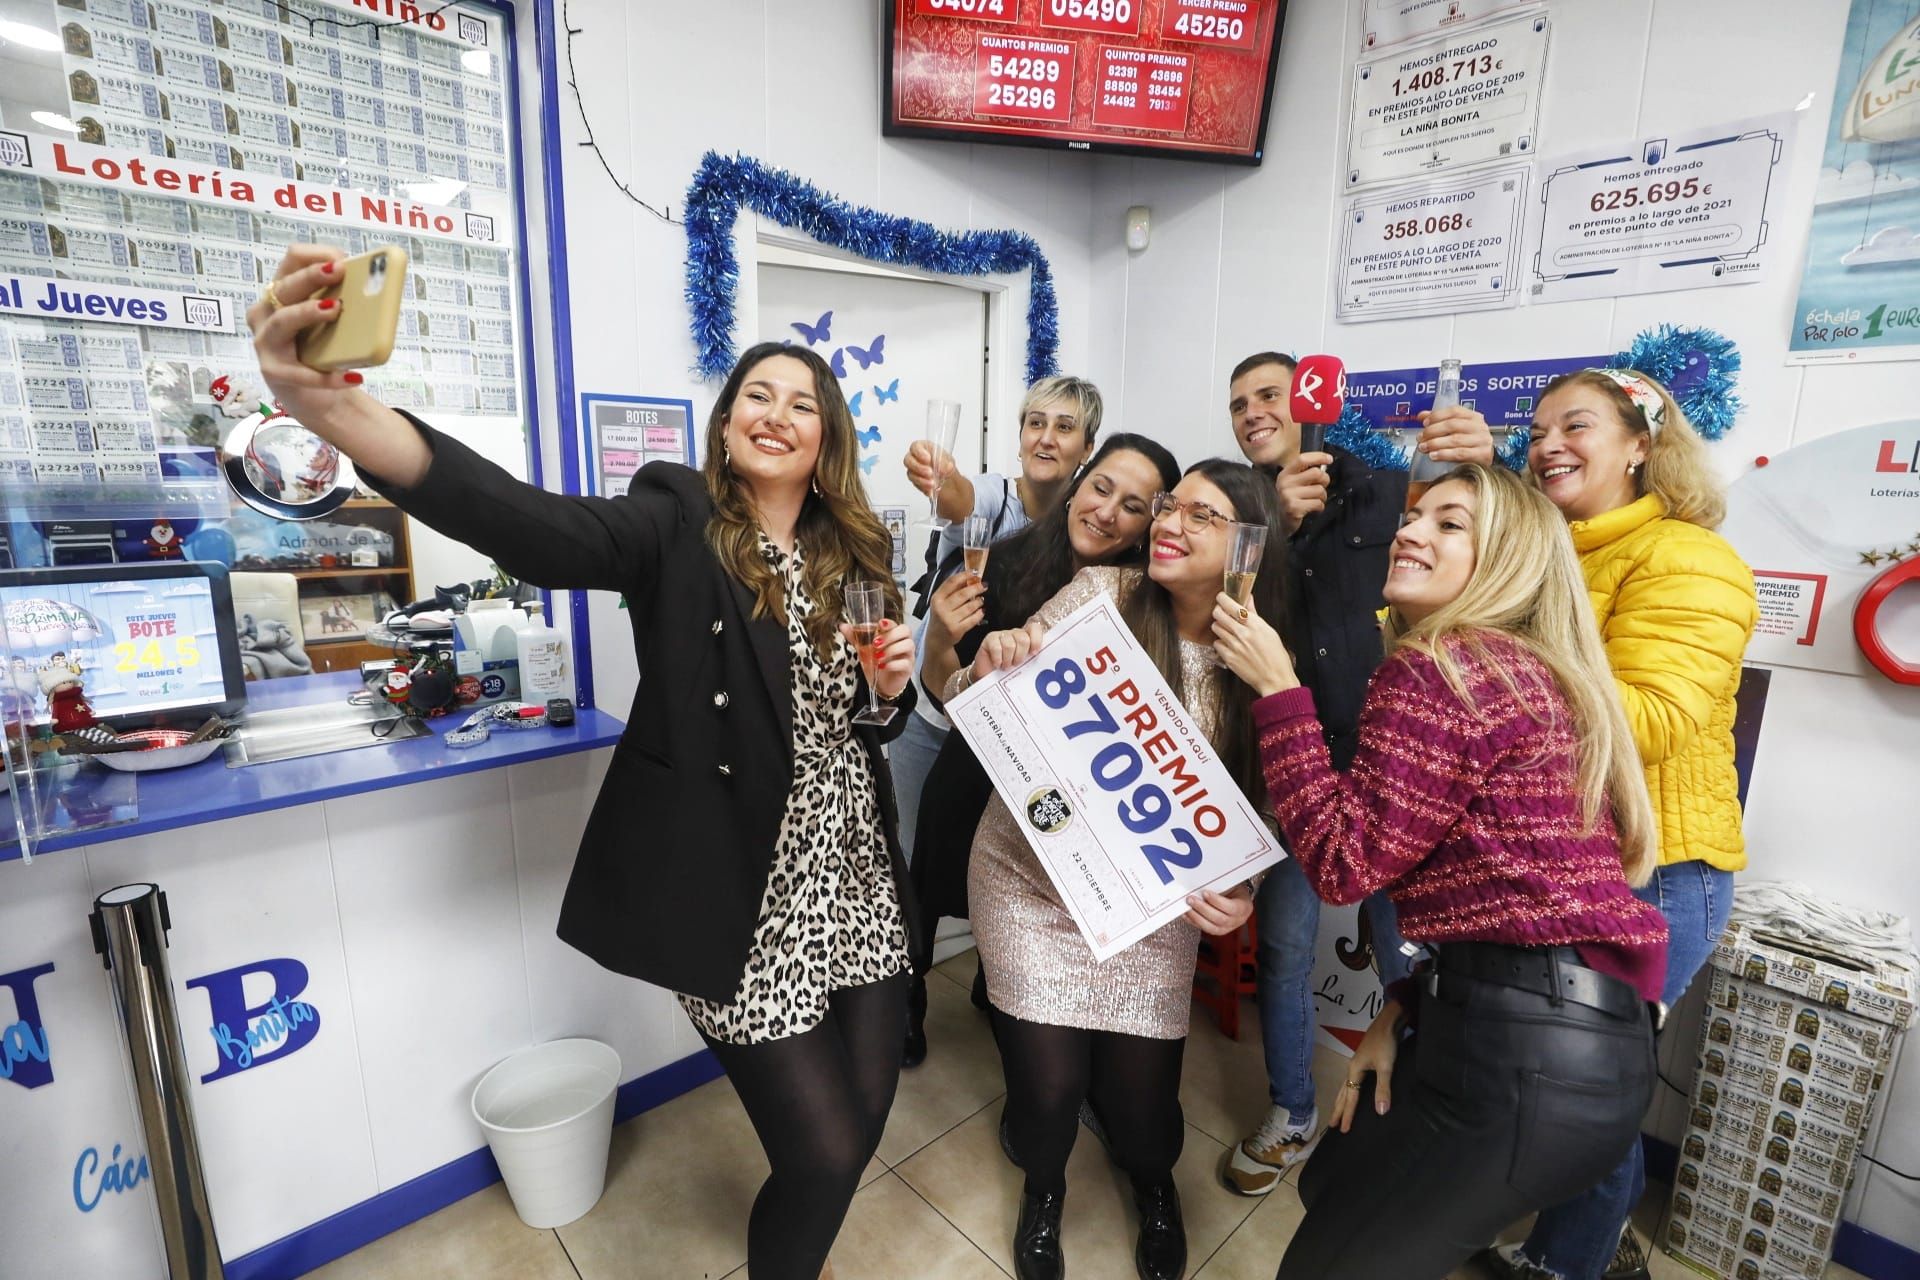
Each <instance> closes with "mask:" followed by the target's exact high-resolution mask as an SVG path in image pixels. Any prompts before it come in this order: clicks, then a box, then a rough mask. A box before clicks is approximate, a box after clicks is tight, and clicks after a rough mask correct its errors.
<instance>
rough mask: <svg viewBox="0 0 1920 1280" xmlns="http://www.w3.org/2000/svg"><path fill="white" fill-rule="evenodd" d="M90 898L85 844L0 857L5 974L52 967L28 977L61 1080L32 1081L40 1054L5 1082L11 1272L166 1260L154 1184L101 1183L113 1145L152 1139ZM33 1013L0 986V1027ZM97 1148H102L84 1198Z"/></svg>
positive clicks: (0, 1232) (1, 1211) (0, 962)
mask: <svg viewBox="0 0 1920 1280" xmlns="http://www.w3.org/2000/svg"><path fill="white" fill-rule="evenodd" d="M93 898H94V892H93V889H92V886H91V885H90V884H89V883H88V881H87V866H86V859H85V857H84V856H83V855H82V854H81V853H80V852H79V851H78V850H70V851H68V852H66V853H59V854H51V855H48V856H47V857H44V858H40V859H38V860H36V861H35V862H34V863H33V864H32V865H31V866H28V865H26V864H25V863H21V862H6V863H0V973H4V974H13V973H17V972H19V971H21V970H30V969H38V968H39V967H40V966H42V965H45V964H49V963H51V964H52V965H53V966H54V967H53V971H52V972H51V973H44V974H40V975H39V976H37V977H36V978H34V980H33V984H32V987H33V1002H34V1004H35V1005H36V1006H37V1010H38V1014H39V1017H38V1019H37V1022H36V1024H35V1025H36V1028H37V1031H38V1032H40V1033H43V1034H44V1037H45V1041H46V1048H47V1050H48V1059H49V1060H48V1062H47V1063H46V1064H45V1065H46V1066H47V1067H48V1068H50V1069H51V1071H52V1077H53V1078H52V1079H51V1080H50V1081H47V1082H46V1083H43V1084H40V1085H38V1086H37V1087H35V1088H31V1089H29V1088H27V1087H25V1084H24V1083H23V1081H24V1080H26V1079H27V1078H28V1075H27V1073H28V1072H29V1071H30V1070H31V1069H32V1068H33V1067H36V1066H39V1065H40V1064H38V1063H37V1062H35V1063H20V1064H16V1065H15V1066H14V1068H13V1072H14V1075H15V1078H14V1079H7V1080H0V1242H4V1243H0V1270H4V1271H5V1273H6V1274H8V1275H14V1274H18V1275H21V1276H51V1275H90V1274H97V1275H104V1274H109V1273H111V1274H115V1275H126V1276H145V1275H157V1274H159V1273H160V1272H161V1271H162V1270H163V1269H164V1263H163V1261H162V1254H161V1247H160V1234H159V1229H158V1226H157V1222H156V1219H155V1217H154V1212H153V1200H152V1196H151V1193H150V1192H149V1191H148V1189H147V1188H146V1187H145V1186H141V1187H139V1188H137V1189H136V1190H134V1191H132V1192H129V1193H123V1194H114V1193H112V1192H106V1193H104V1194H101V1193H100V1184H101V1181H102V1179H103V1178H104V1176H105V1174H104V1169H103V1168H102V1166H103V1165H104V1164H105V1162H106V1161H108V1160H109V1159H110V1157H111V1156H112V1153H113V1148H114V1147H115V1146H116V1145H118V1146H119V1147H120V1148H121V1154H122V1156H123V1158H124V1157H126V1156H128V1155H131V1156H132V1157H133V1158H135V1159H136V1160H137V1159H138V1158H139V1157H140V1156H141V1155H142V1154H143V1152H144V1149H145V1144H144V1142H143V1140H142V1138H141V1133H140V1120H139V1116H138V1114H137V1113H136V1112H135V1110H134V1106H133V1100H132V1090H131V1087H130V1085H129V1083H128V1080H127V1068H126V1065H125V1059H126V1054H125V1051H124V1050H123V1049H122V1047H121V1044H122V1041H121V1038H120V1031H119V1023H118V1021H117V1020H116V1019H115V1017H114V1012H113V997H112V993H111V989H110V987H109V986H108V978H107V973H106V970H105V969H104V968H103V967H102V965H101V961H100V957H99V956H97V955H95V954H94V950H93V939H92V936H91V935H90V933H89V932H88V928H87V914H88V912H89V911H90V910H91V907H92V903H93ZM21 983H22V985H25V983H24V979H22V980H21ZM27 1013H28V1011H27V1010H26V1009H23V1008H21V1007H20V1004H19V1003H18V1002H17V1001H16V999H15V997H14V996H13V995H12V994H11V993H10V990H9V987H8V986H4V985H0V1028H5V1027H10V1026H12V1025H13V1024H14V1023H15V1022H17V1021H23V1020H26V1018H27ZM89 1150H91V1151H93V1152H94V1153H95V1155H94V1157H93V1161H92V1162H91V1164H90V1165H89V1166H88V1169H87V1170H86V1171H85V1172H83V1173H81V1174H80V1176H79V1178H78V1188H77V1189H78V1198H76V1173H77V1172H79V1169H78V1166H79V1165H80V1163H81V1161H82V1159H83V1158H84V1156H85V1153H86V1152H88V1151H89ZM82 1202H85V1203H87V1204H91V1205H92V1207H91V1208H88V1209H82V1207H81V1204H82Z"/></svg>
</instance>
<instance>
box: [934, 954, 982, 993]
mask: <svg viewBox="0 0 1920 1280" xmlns="http://www.w3.org/2000/svg"><path fill="white" fill-rule="evenodd" d="M933 971H934V972H935V973H937V974H940V975H941V976H943V977H945V978H948V979H951V980H952V981H954V982H957V983H959V984H960V986H961V987H962V988H963V989H964V990H966V991H968V992H971V991H972V990H973V975H974V974H976V973H978V972H979V971H980V953H979V952H978V951H977V950H975V949H973V948H971V947H969V948H968V949H967V950H965V951H962V952H961V953H960V954H959V955H957V956H949V957H948V958H947V959H945V960H942V961H941V962H940V963H939V964H937V965H935V966H933Z"/></svg>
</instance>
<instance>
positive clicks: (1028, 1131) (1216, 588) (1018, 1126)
mask: <svg viewBox="0 0 1920 1280" xmlns="http://www.w3.org/2000/svg"><path fill="white" fill-rule="evenodd" d="M1153 512H1154V521H1153V527H1152V529H1151V531H1150V534H1149V538H1150V541H1149V544H1148V546H1149V553H1148V562H1147V571H1146V572H1145V573H1144V574H1142V573H1140V572H1139V571H1138V570H1132V569H1118V568H1108V567H1100V568H1089V569H1083V570H1081V571H1080V573H1079V574H1078V575H1077V576H1076V577H1075V578H1074V579H1073V581H1072V582H1071V583H1069V584H1068V585H1067V587H1066V588H1065V589H1064V590H1062V591H1060V592H1059V593H1058V594H1057V595H1055V596H1054V597H1053V599H1051V600H1049V601H1047V603H1046V604H1045V605H1043V606H1042V607H1041V608H1040V609H1039V611H1038V612H1037V613H1036V614H1035V615H1034V617H1033V619H1032V621H1030V622H1029V623H1028V624H1027V625H1026V626H1025V627H1022V628H1021V629H1019V630H1013V631H999V632H995V633H993V634H992V635H989V636H988V637H987V638H986V640H985V641H984V642H983V643H982V644H981V646H980V653H979V656H978V657H977V658H976V659H975V660H974V664H973V666H972V667H971V668H969V669H967V670H965V671H961V672H957V673H956V674H955V675H954V676H953V678H952V679H951V680H949V681H948V683H947V694H948V696H949V697H952V696H954V695H956V694H958V693H959V692H960V691H961V690H962V689H964V688H965V687H966V686H967V685H968V684H970V683H971V682H972V681H973V680H974V679H975V678H978V677H980V676H984V675H986V674H987V673H988V672H990V671H995V670H1003V669H1005V668H1008V667H1013V666H1017V665H1019V664H1020V663H1021V662H1024V661H1025V660H1026V659H1027V657H1028V656H1029V655H1030V654H1031V653H1032V652H1033V651H1034V650H1035V649H1036V648H1037V647H1038V646H1039V644H1040V643H1041V642H1042V640H1043V639H1044V637H1045V634H1046V631H1047V629H1048V628H1049V627H1050V626H1052V625H1053V624H1054V623H1056V622H1058V621H1059V620H1060V619H1061V618H1064V617H1065V616H1066V615H1067V614H1069V613H1071V612H1072V611H1073V610H1075V609H1077V608H1079V607H1080V606H1081V605H1083V604H1085V603H1086V602H1087V601H1089V600H1092V599H1094V598H1095V597H1096V596H1099V595H1101V594H1102V593H1104V594H1106V595H1108V596H1111V597H1113V598H1114V599H1115V600H1117V601H1118V602H1119V605H1120V614H1121V617H1122V618H1124V619H1125V621H1126V623H1127V627H1128V629H1129V630H1130V631H1132V633H1133V635H1134V638H1135V639H1137V640H1138V641H1139V642H1140V645H1141V647H1142V648H1143V649H1145V650H1146V651H1147V653H1148V654H1149V655H1150V656H1151V657H1152V659H1153V662H1154V665H1155V666H1156V667H1157V668H1159V670H1160V674H1161V675H1162V676H1163V677H1164V678H1165V679H1166V681H1167V683H1168V685H1169V686H1170V688H1171V689H1172V691H1173V694H1174V696H1175V697H1177V698H1178V699H1179V700H1180V703H1181V705H1182V706H1184V707H1186V709H1187V710H1188V712H1189V713H1191V714H1192V716H1193V719H1194V723H1195V727H1196V728H1198V729H1199V731H1200V732H1201V733H1203V734H1205V735H1206V737H1207V739H1208V740H1209V741H1210V742H1212V743H1213V745H1214V747H1215V748H1216V749H1217V750H1218V751H1219V754H1220V758H1221V760H1222V761H1223V762H1225V763H1226V765H1227V767H1228V768H1229V769H1230V770H1232V772H1233V773H1234V774H1235V776H1237V777H1238V778H1239V779H1240V780H1241V786H1242V788H1243V789H1244V790H1245V791H1246V793H1247V795H1248V796H1249V797H1258V796H1260V794H1261V784H1260V775H1259V765H1258V757H1257V753H1256V750H1255V742H1254V732H1253V720H1252V713H1251V707H1250V704H1251V701H1252V695H1251V692H1250V691H1249V690H1248V688H1247V687H1246V686H1245V685H1244V684H1243V683H1242V682H1241V681H1240V680H1239V679H1238V678H1237V677H1236V676H1234V675H1233V674H1231V673H1230V672H1228V671H1226V670H1224V669H1223V668H1222V667H1221V666H1220V664H1219V662H1218V660H1217V659H1216V657H1215V655H1214V650H1213V642H1214V638H1215V631H1214V624H1213V607H1214V600H1215V598H1216V597H1217V596H1218V595H1219V594H1220V588H1221V585H1222V584H1223V582H1224V581H1225V572H1226V564H1227V546H1228V542H1229V540H1230V530H1229V528H1228V525H1229V523H1230V522H1233V521H1241V522H1245V523H1248V524H1259V525H1264V526H1266V530H1267V540H1266V547H1265V551H1264V553H1263V557H1264V558H1263V560H1262V563H1261V566H1260V576H1259V578H1258V579H1257V580H1256V583H1255V586H1254V593H1253V602H1254V610H1253V611H1254V612H1256V613H1257V614H1258V615H1259V616H1262V617H1265V618H1268V619H1278V618H1279V616H1280V583H1281V580H1282V578H1283V576H1284V575H1283V574H1282V572H1281V570H1282V568H1283V557H1284V556H1285V555H1286V544H1285V541H1284V539H1283V537H1282V536H1281V533H1280V521H1279V511H1278V507H1277V505H1276V503H1275V500H1274V496H1273V486H1272V485H1271V484H1269V483H1267V482H1266V481H1265V480H1264V479H1263V478H1262V477H1261V476H1260V475H1259V473H1257V472H1256V471H1254V470H1253V468H1251V467H1248V466H1245V465H1243V464H1241V463H1237V462H1226V461H1223V460H1220V459H1214V460H1211V461H1208V462H1202V463H1199V464H1198V465H1196V466H1194V467H1192V468H1190V469H1189V470H1188V472H1187V474H1186V475H1185V476H1184V477H1183V478H1182V479H1181V481H1180V483H1179V485H1178V486H1176V487H1175V488H1174V490H1173V492H1171V493H1160V494H1157V495H1156V496H1155V498H1154V503H1153ZM1255 808H1256V809H1259V810H1262V811H1264V810H1265V808H1266V806H1265V804H1264V803H1261V802H1260V801H1259V800H1257V799H1256V800H1255ZM967 888H968V902H969V905H970V906H971V907H972V909H973V915H972V919H973V933H974V938H975V939H976V940H977V941H978V943H979V947H980V963H981V966H982V967H983V968H984V969H985V970H986V973H987V994H988V997H989V998H990V999H991V1000H992V1002H993V1008H994V1031H995V1038H996V1039H997V1040H998V1041H999V1044H1000V1057H1001V1061H1002V1063H1003V1064H1004V1067H1005V1070H1006V1076H1007V1118H1008V1124H1007V1132H1008V1138H1009V1141H1010V1143H1011V1146H1012V1149H1013V1150H1012V1154H1013V1155H1014V1156H1015V1157H1016V1161H1017V1163H1018V1164H1019V1165H1020V1168H1021V1170H1022V1171H1023V1172H1024V1173H1025V1174H1026V1185H1025V1188H1024V1190H1023V1192H1022V1195H1021V1202H1020V1217H1019V1224H1018V1226H1017V1227H1016V1229H1015V1233H1014V1242H1013V1257H1014V1266H1015V1274H1016V1275H1017V1276H1018V1277H1019V1280H1054V1278H1055V1277H1058V1276H1060V1275H1062V1274H1063V1273H1064V1265H1065V1264H1064V1260H1063V1259H1062V1257H1061V1252H1060V1217H1061V1210H1062V1207H1063V1204H1064V1200H1065V1195H1066V1170H1067V1157H1068V1155H1069V1154H1070V1153H1071V1152H1072V1150H1073V1142H1074V1138H1075V1136H1076V1130H1077V1127H1078V1124H1079V1119H1078V1117H1079V1112H1080V1106H1081V1103H1082V1102H1083V1101H1084V1102H1089V1103H1091V1104H1092V1107H1093V1109H1094V1111H1095V1113H1097V1114H1098V1116H1099V1118H1100V1122H1101V1124H1102V1126H1103V1127H1104V1129H1105V1132H1106V1136H1107V1139H1108V1144H1109V1147H1110V1149H1111V1151H1112V1153H1113V1158H1114V1161H1115V1163H1117V1164H1118V1165H1119V1166H1120V1167H1121V1168H1122V1169H1124V1170H1125V1171H1126V1172H1127V1174H1128V1176H1129V1178H1130V1179H1131V1180H1132V1183H1133V1192H1134V1203H1135V1205H1136V1206H1137V1207H1138V1209H1139V1213H1140V1235H1139V1239H1138V1242H1137V1244H1136V1246H1135V1249H1134V1266H1135V1268H1136V1269H1137V1271H1138V1272H1139V1274H1140V1275H1141V1276H1142V1277H1143V1280H1177V1278H1178V1277H1179V1276H1181V1275H1184V1274H1185V1270H1186V1261H1187V1237H1186V1228H1185V1225H1184V1224H1183V1222H1182V1219H1181V1214H1180V1197H1179V1193H1178V1192H1177V1191H1176V1190H1175V1188H1174V1183H1173V1166H1174V1162H1175V1161H1176V1160H1177V1159H1179V1156H1180V1148H1181V1143H1182V1139H1183V1138H1184V1136H1185V1132H1186V1126H1185V1120H1184V1118H1183V1116H1182V1114H1181V1110H1180V1062H1181V1057H1182V1054H1183V1053H1184V1051H1185V1049H1186V1036H1187V1020H1188V1013H1189V1008H1190V1002H1191V1000H1192V993H1193V971H1194V963H1195V960H1196V957H1197V954H1198V950H1199V943H1200V933H1201V932H1202V931H1205V932H1206V933H1209V934H1214V935H1222V934H1227V933H1231V932H1233V931H1234V930H1235V929H1238V928H1239V927H1240V926H1241V925H1243V924H1245V923H1246V921H1247V919H1248V917H1249V916H1251V915H1252V913H1253V902H1252V888H1251V886H1249V885H1244V884H1243V885H1240V886H1239V887H1237V888H1235V889H1234V890H1233V891H1232V892H1231V893H1226V894H1221V893H1215V892H1211V891H1208V892H1204V893H1199V894H1195V895H1193V896H1192V897H1191V898H1189V899H1188V902H1189V908H1190V909H1189V910H1188V911H1187V913H1186V915H1185V916H1184V917H1183V918H1181V919H1179V920H1176V921H1174V922H1173V923H1171V924H1169V925H1167V926H1166V927H1164V928H1162V929H1161V930H1160V931H1159V932H1157V933H1154V934H1152V935H1150V936H1148V937H1146V938H1143V939H1141V940H1140V941H1139V942H1136V943H1134V944H1133V945H1132V946H1131V947H1129V948H1127V949H1126V950H1125V951H1122V952H1121V953H1120V954H1118V955H1116V956H1113V957H1111V958H1110V959H1108V960H1106V961H1104V962H1101V961H1096V960H1094V958H1093V953H1092V951H1091V950H1090V949H1089V948H1088V947H1087V944H1086V941H1085V940H1084V939H1083V938H1082V937H1081V936H1080V930H1079V927H1078V926H1077V925H1075V924H1074V922H1073V917H1072V916H1071V915H1070V914H1069V913H1068V911H1067V908H1066V906H1065V905H1064V904H1063V903H1062V902H1061V901H1060V896H1059V894H1058V893H1057V892H1056V891H1055V889H1054V887H1053V882H1052V881H1051V880H1050V879H1049V878H1048V875H1047V872H1046V870H1045V869H1044V868H1043V867H1042V866H1041V864H1040V862H1039V860H1038V859H1037V858H1036V857H1035V856H1034V853H1033V850H1032V848H1031V846H1029V844H1028V843H1027V839H1026V837H1025V836H1024V835H1023V834H1022V832H1021V829H1020V826H1019V824H1018V823H1017V822H1016V821H1015V819H1014V817H1013V815H1012V814H1011V813H1010V812H1009V811H1008V809H1007V807H1006V805H1005V803H1003V802H1002V801H1001V800H1000V798H999V797H998V796H997V795H996V796H994V797H993V799H991V800H990V801H989V802H988V804H987V808H986V813H985V814H984V816H983V817H982V818H981V819H980V826H979V830H978V831H977V832H976V833H975V836H974V844H973V858H972V865H971V867H970V868H969V871H968V875H967Z"/></svg>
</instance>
